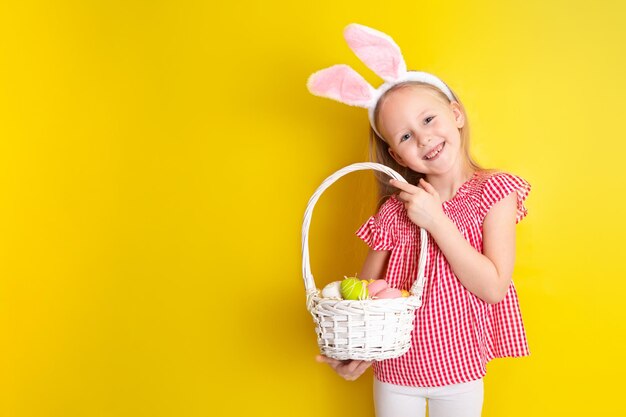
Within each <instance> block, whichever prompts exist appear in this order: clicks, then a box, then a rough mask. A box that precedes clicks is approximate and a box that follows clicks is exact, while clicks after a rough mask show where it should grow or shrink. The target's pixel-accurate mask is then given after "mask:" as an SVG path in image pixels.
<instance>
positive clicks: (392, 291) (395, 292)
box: [375, 288, 402, 299]
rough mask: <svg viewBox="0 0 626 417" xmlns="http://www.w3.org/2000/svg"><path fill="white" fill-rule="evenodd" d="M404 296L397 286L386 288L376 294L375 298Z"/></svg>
mask: <svg viewBox="0 0 626 417" xmlns="http://www.w3.org/2000/svg"><path fill="white" fill-rule="evenodd" d="M399 297H402V291H400V290H399V289H397V288H385V289H384V290H382V291H381V292H379V293H378V294H376V296H375V298H379V299H382V298H399Z"/></svg>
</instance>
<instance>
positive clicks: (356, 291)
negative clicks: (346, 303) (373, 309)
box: [341, 278, 368, 300]
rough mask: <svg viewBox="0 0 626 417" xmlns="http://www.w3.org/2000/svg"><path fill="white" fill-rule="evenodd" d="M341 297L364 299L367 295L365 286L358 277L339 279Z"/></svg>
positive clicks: (345, 298)
mask: <svg viewBox="0 0 626 417" xmlns="http://www.w3.org/2000/svg"><path fill="white" fill-rule="evenodd" d="M341 297H343V299H344V300H365V299H366V298H367V297H368V293H367V286H366V285H365V283H364V282H363V281H361V280H360V279H358V278H346V279H344V280H343V281H341Z"/></svg>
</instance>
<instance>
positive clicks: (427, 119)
mask: <svg viewBox="0 0 626 417" xmlns="http://www.w3.org/2000/svg"><path fill="white" fill-rule="evenodd" d="M434 118H435V116H429V117H427V118H425V119H424V121H425V122H426V124H428V123H430V121H431V120H433V119H434Z"/></svg>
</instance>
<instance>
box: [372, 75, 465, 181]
mask: <svg viewBox="0 0 626 417" xmlns="http://www.w3.org/2000/svg"><path fill="white" fill-rule="evenodd" d="M464 123H465V117H464V116H463V112H462V111H461V107H460V106H459V104H458V103H457V102H454V101H453V102H451V103H449V102H447V100H445V99H444V98H442V97H440V96H439V95H438V94H437V93H436V92H435V91H433V90H431V89H430V88H425V87H422V86H419V85H408V86H404V87H402V88H398V89H396V90H394V91H390V92H389V94H388V95H387V96H385V98H384V99H383V100H382V101H381V103H380V108H379V110H378V117H377V128H378V130H379V132H380V133H381V134H382V135H383V137H384V139H385V141H386V142H387V143H388V144H389V153H390V154H391V156H392V157H393V158H394V159H395V160H396V161H397V162H398V164H400V165H402V166H404V167H408V168H410V169H412V170H413V171H415V172H420V173H423V174H434V175H437V174H443V173H446V172H449V171H450V170H451V169H454V168H458V167H459V166H460V165H461V164H462V162H463V157H462V143H461V133H460V131H459V129H460V128H461V127H463V125H464Z"/></svg>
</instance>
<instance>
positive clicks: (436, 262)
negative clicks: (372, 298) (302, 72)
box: [308, 24, 530, 417]
mask: <svg viewBox="0 0 626 417" xmlns="http://www.w3.org/2000/svg"><path fill="white" fill-rule="evenodd" d="M344 35H345V37H346V40H347V41H348V44H349V46H350V47H351V49H352V50H353V51H354V52H355V53H356V54H357V56H359V58H360V59H361V60H363V62H364V63H365V64H366V65H367V66H368V67H369V68H371V69H372V70H374V71H375V72H376V73H377V74H378V75H380V76H381V77H382V78H384V79H385V80H386V82H385V83H384V84H383V85H382V86H381V87H379V88H378V89H374V88H373V87H371V86H370V85H369V84H368V83H367V82H366V81H365V80H364V79H363V78H362V77H360V76H359V75H358V74H356V72H354V70H352V69H351V68H350V67H347V66H345V65H336V66H333V67H330V68H327V69H325V70H321V71H318V72H317V73H315V74H313V75H312V76H311V77H310V78H309V82H308V87H309V90H310V91H311V92H312V93H313V94H316V95H319V96H323V97H328V98H332V99H335V100H338V101H340V102H343V103H346V104H351V105H356V106H360V107H365V108H367V109H368V110H369V118H370V127H371V129H370V139H371V140H370V144H371V145H372V152H371V155H373V156H374V158H373V159H374V160H375V161H376V162H379V163H382V164H385V165H388V166H389V167H391V168H393V169H394V170H396V171H398V172H399V173H400V174H402V176H403V177H404V178H405V179H407V181H409V184H405V183H403V182H399V181H396V180H389V181H387V180H386V179H384V178H383V176H382V175H381V174H379V173H378V172H377V178H378V181H379V188H380V190H379V191H380V196H381V200H382V204H380V205H379V208H378V212H377V213H376V214H375V215H374V216H372V217H370V218H369V219H368V220H367V221H366V222H365V223H364V224H363V225H362V226H361V227H360V228H359V230H358V231H357V232H356V234H357V236H359V237H360V238H361V239H363V241H365V242H366V243H367V244H368V246H369V247H370V250H369V253H368V255H367V258H366V260H365V263H364V265H363V268H362V270H361V275H360V276H361V277H362V278H366V279H379V278H382V279H385V280H387V281H388V283H389V284H390V286H392V287H395V288H400V289H406V290H408V289H410V287H411V285H412V284H413V281H414V280H415V278H416V275H417V259H418V257H419V253H418V251H419V247H420V242H419V239H420V237H419V227H422V228H424V229H426V230H427V232H428V234H429V238H428V239H429V242H428V248H429V249H428V257H427V264H426V270H425V274H426V287H425V288H424V294H423V301H422V306H421V307H420V308H419V309H418V310H417V312H416V320H415V329H414V331H413V335H412V344H411V348H410V350H409V351H408V352H407V353H406V354H405V355H403V356H401V357H399V358H396V359H388V360H384V361H379V362H373V363H372V362H369V361H338V360H335V359H332V358H328V357H325V356H321V355H320V356H318V357H317V360H318V361H319V362H325V363H328V364H329V365H330V366H331V367H332V368H333V369H334V370H335V371H336V372H337V373H338V374H339V375H341V376H342V377H343V378H345V379H347V380H354V379H356V378H358V377H359V376H360V375H362V374H363V372H365V370H366V369H367V368H369V367H370V366H372V367H373V370H374V403H375V408H376V415H377V416H378V417H403V416H424V415H425V410H426V403H427V402H428V408H429V415H430V416H431V417H444V416H445V417H447V416H454V417H463V416H468V417H469V416H480V414H481V410H482V404H483V380H482V378H483V376H484V375H485V373H486V364H487V362H488V361H489V360H491V359H492V358H496V357H507V356H510V357H517V356H527V355H529V350H528V345H527V342H526V335H525V331H524V326H523V323H522V318H521V314H520V310H519V305H518V299H517V293H516V291H515V287H514V285H513V283H512V281H511V275H512V273H513V265H514V258H515V225H516V224H517V223H518V222H519V221H520V220H521V219H522V218H523V217H524V216H525V215H526V214H527V209H526V208H525V206H524V204H523V203H524V200H525V199H526V197H527V195H528V193H529V191H530V185H529V184H528V183H527V182H526V181H525V180H524V179H522V178H520V177H519V176H516V175H513V174H509V173H506V172H497V171H492V170H485V169H482V168H481V167H480V166H479V165H478V164H476V163H475V162H474V161H473V160H472V159H471V157H470V155H469V133H468V122H467V117H466V114H465V110H464V108H463V106H462V104H461V102H460V100H459V99H458V98H457V97H456V95H455V94H454V93H453V92H452V91H451V90H450V89H449V87H448V86H447V85H446V84H445V83H443V81H441V80H440V79H439V78H437V77H436V76H434V75H432V74H428V73H424V72H415V71H407V70H406V67H405V64H404V59H403V58H402V55H401V54H400V49H399V48H398V46H397V45H396V44H395V42H393V40H392V39H391V38H390V37H389V36H387V35H385V34H384V33H381V32H378V31H376V30H374V29H371V28H368V27H365V26H362V25H356V24H351V25H348V27H347V28H346V30H345V32H344Z"/></svg>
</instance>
